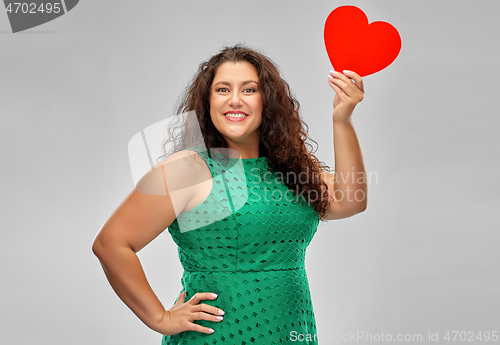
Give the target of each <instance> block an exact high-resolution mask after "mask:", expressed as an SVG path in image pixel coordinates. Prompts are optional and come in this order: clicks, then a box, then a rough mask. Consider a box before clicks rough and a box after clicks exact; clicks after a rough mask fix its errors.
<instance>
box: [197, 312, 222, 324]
mask: <svg viewBox="0 0 500 345" xmlns="http://www.w3.org/2000/svg"><path fill="white" fill-rule="evenodd" d="M223 319H224V317H223V316H221V315H212V314H208V313H205V312H202V311H197V312H191V315H190V317H189V321H194V320H207V321H214V322H220V321H222V320H223Z"/></svg>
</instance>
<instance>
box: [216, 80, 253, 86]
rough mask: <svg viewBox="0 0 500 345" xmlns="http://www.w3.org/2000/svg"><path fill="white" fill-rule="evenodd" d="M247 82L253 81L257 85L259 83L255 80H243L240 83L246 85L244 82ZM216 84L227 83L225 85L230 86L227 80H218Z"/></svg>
mask: <svg viewBox="0 0 500 345" xmlns="http://www.w3.org/2000/svg"><path fill="white" fill-rule="evenodd" d="M249 83H255V84H257V85H259V83H257V82H256V81H255V80H245V81H244V82H243V83H241V85H246V84H249ZM217 84H223V85H227V86H231V84H229V83H228V82H227V81H219V82H218V83H215V84H214V86H215V85H217Z"/></svg>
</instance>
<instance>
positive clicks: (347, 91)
mask: <svg viewBox="0 0 500 345" xmlns="http://www.w3.org/2000/svg"><path fill="white" fill-rule="evenodd" d="M328 84H329V85H330V86H331V88H332V89H334V90H335V92H336V95H335V98H334V99H333V109H334V110H333V121H334V122H348V121H349V120H350V117H351V115H352V112H353V111H354V108H355V107H356V105H357V104H358V103H359V102H361V101H362V100H363V98H364V97H365V90H364V87H363V78H362V77H360V76H359V75H358V74H357V73H355V72H353V71H344V72H343V73H340V72H335V71H330V75H329V76H328Z"/></svg>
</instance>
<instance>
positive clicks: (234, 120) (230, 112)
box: [224, 110, 248, 122]
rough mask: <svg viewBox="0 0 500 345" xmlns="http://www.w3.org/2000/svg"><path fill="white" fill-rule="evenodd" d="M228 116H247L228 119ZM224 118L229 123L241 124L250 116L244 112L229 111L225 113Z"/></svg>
mask: <svg viewBox="0 0 500 345" xmlns="http://www.w3.org/2000/svg"><path fill="white" fill-rule="evenodd" d="M226 114H244V115H246V116H245V117H227V116H225V115H226ZM224 117H225V118H226V119H227V120H228V121H233V122H241V121H244V120H245V119H246V118H247V117H248V114H247V113H245V112H243V111H238V110H229V111H226V112H225V113H224Z"/></svg>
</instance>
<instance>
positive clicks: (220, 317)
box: [215, 316, 223, 320]
mask: <svg viewBox="0 0 500 345" xmlns="http://www.w3.org/2000/svg"><path fill="white" fill-rule="evenodd" d="M215 318H216V319H217V320H222V319H223V317H222V316H216V317H215Z"/></svg>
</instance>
